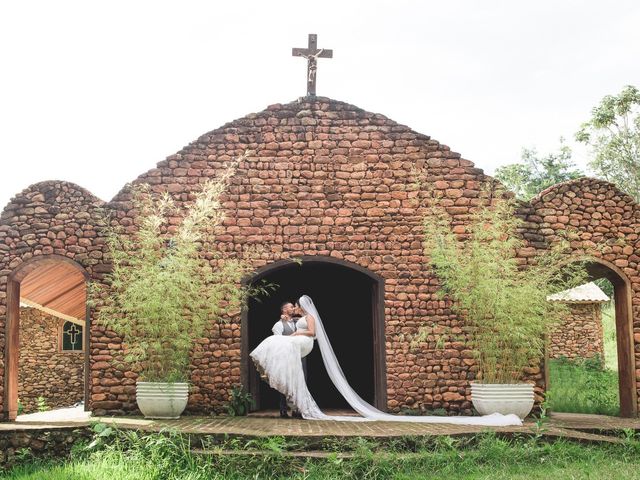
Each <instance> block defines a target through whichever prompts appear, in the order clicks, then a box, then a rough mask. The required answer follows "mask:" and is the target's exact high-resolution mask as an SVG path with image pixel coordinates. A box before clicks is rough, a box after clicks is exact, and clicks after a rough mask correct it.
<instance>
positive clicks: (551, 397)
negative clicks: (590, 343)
mask: <svg viewBox="0 0 640 480" xmlns="http://www.w3.org/2000/svg"><path fill="white" fill-rule="evenodd" d="M618 392H619V390H618V372H614V371H611V370H608V369H605V368H604V365H603V361H602V359H601V358H600V357H594V358H590V359H584V360H583V359H578V360H573V361H572V360H567V359H557V360H555V359H554V360H550V361H549V390H548V392H547V399H548V405H549V409H550V410H552V411H555V412H571V413H594V414H602V415H619V414H620V401H619V393H618Z"/></svg>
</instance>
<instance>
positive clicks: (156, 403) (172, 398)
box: [136, 382, 189, 419]
mask: <svg viewBox="0 0 640 480" xmlns="http://www.w3.org/2000/svg"><path fill="white" fill-rule="evenodd" d="M188 400H189V384H188V383H160V382H138V383H136V401H137V402H138V408H139V409H140V411H141V412H142V414H143V415H144V417H145V418H158V419H170V418H180V415H181V414H182V412H184V409H185V408H186V407H187V401H188Z"/></svg>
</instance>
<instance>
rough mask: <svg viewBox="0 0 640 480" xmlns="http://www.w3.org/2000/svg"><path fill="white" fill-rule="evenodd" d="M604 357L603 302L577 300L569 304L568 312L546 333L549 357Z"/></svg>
mask: <svg viewBox="0 0 640 480" xmlns="http://www.w3.org/2000/svg"><path fill="white" fill-rule="evenodd" d="M596 355H599V356H600V358H602V359H604V332H603V328H602V305H600V304H599V303H576V304H572V305H569V313H568V314H567V316H566V317H565V318H563V319H562V321H561V322H560V323H559V324H558V325H557V326H556V328H554V329H553V330H552V331H551V332H550V334H549V357H550V358H560V357H565V358H570V359H579V358H591V357H594V356H596Z"/></svg>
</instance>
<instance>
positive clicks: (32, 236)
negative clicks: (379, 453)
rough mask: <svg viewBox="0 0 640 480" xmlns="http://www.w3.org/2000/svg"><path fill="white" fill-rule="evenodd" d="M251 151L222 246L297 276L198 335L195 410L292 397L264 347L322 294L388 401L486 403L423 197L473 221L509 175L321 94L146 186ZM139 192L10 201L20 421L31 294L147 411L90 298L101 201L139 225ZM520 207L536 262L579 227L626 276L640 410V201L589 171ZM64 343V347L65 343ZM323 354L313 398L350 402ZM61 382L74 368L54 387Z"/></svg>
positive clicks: (259, 268)
mask: <svg viewBox="0 0 640 480" xmlns="http://www.w3.org/2000/svg"><path fill="white" fill-rule="evenodd" d="M246 150H249V151H251V152H252V153H251V155H250V156H249V157H248V158H247V159H246V160H243V161H242V162H241V163H240V165H239V167H238V170H237V173H236V175H235V176H234V178H233V179H232V182H231V186H230V188H229V190H228V192H227V193H226V194H225V197H224V208H225V211H226V220H225V222H224V228H222V229H221V231H219V232H218V235H217V238H216V241H217V246H218V248H219V250H220V251H222V252H225V254H226V255H242V252H243V249H244V248H246V247H248V246H252V245H259V246H261V247H262V248H263V251H262V254H261V256H260V258H258V259H256V261H255V265H254V267H255V273H254V275H253V277H252V278H250V279H247V281H256V280H258V279H266V280H269V281H271V282H273V283H276V284H278V285H280V289H279V290H278V291H277V292H276V293H274V294H273V298H269V299H268V300H267V301H264V302H263V303H261V304H258V303H255V302H251V303H250V304H249V306H248V308H247V309H245V311H243V312H242V313H241V314H238V315H237V316H236V317H234V318H231V319H230V322H229V323H226V324H216V325H212V326H211V329H210V333H209V334H208V336H207V337H206V338H203V339H202V340H201V342H199V345H198V347H197V349H196V352H194V356H193V362H192V372H191V382H192V392H191V394H190V400H189V406H188V412H191V413H210V412H222V411H224V405H225V402H227V400H228V398H229V395H230V390H231V388H232V387H234V386H240V385H242V386H244V387H245V388H246V389H247V390H248V391H249V392H251V394H252V395H253V396H254V398H255V399H256V401H257V408H258V409H268V408H276V407H275V405H276V403H275V402H277V398H275V397H274V395H273V392H271V391H269V389H268V388H267V387H266V385H265V384H264V383H263V382H260V380H259V378H258V376H257V373H256V372H255V370H254V369H253V368H252V366H251V365H250V362H249V361H248V352H249V351H250V350H251V349H252V348H253V347H254V346H255V345H256V344H257V343H258V342H259V341H260V340H261V339H262V338H263V337H264V336H266V335H268V334H269V332H270V328H271V326H272V325H273V323H274V322H275V321H276V320H277V318H278V307H279V303H280V301H281V300H282V299H291V298H297V296H299V295H301V294H309V295H311V296H312V297H313V298H314V301H315V303H316V305H317V306H318V309H319V310H320V311H321V312H322V315H323V320H324V322H325V324H326V328H327V331H328V334H329V335H330V337H331V340H332V343H333V345H334V348H335V350H336V354H337V356H338V358H339V359H340V361H341V363H342V368H343V370H344V371H345V374H346V376H347V378H348V379H349V380H350V382H351V383H352V385H353V386H354V388H355V389H356V391H357V392H358V393H359V394H360V395H361V396H362V397H363V398H364V399H365V400H367V401H369V402H370V403H372V404H374V405H375V406H377V407H378V408H381V409H383V410H386V411H389V412H400V411H402V410H403V409H412V410H433V409H437V408H443V409H446V410H447V411H448V412H451V413H459V414H470V413H471V402H470V382H471V381H472V380H473V379H474V378H475V374H476V370H477V367H476V365H475V361H474V358H473V354H472V352H471V351H470V350H469V349H468V348H467V346H466V344H465V341H464V340H463V339H464V335H465V328H464V323H463V322H462V320H461V319H460V318H458V317H457V316H456V314H454V313H453V312H452V311H451V305H450V303H449V302H448V301H445V300H442V299H440V298H438V297H437V295H436V291H437V289H438V280H437V278H434V276H433V274H432V273H431V270H430V269H429V267H428V264H427V261H426V258H425V254H424V251H423V247H422V243H423V236H422V228H423V227H422V216H423V215H424V209H423V208H422V207H421V206H420V202H419V201H416V199H418V200H419V199H420V198H421V196H422V195H423V194H424V193H425V192H426V191H427V190H430V191H433V190H435V191H437V192H440V193H441V195H442V197H443V198H444V199H445V202H446V207H447V209H448V211H449V213H450V214H451V215H452V216H453V218H454V224H453V227H452V228H454V229H455V231H456V232H459V233H463V232H464V228H465V222H466V221H467V218H468V216H467V215H468V213H469V211H470V209H472V208H474V206H476V205H478V202H479V201H480V199H479V195H480V192H481V191H482V189H483V187H485V186H486V185H487V184H490V183H491V182H495V181H494V180H493V179H492V178H490V177H489V176H487V175H485V173H484V172H483V171H482V170H481V169H480V168H478V167H477V166H475V165H474V164H473V163H472V162H471V161H469V160H466V159H464V158H462V157H461V156H460V154H458V153H456V152H454V151H452V150H451V149H450V148H449V147H448V146H446V145H444V144H442V143H440V142H438V141H437V140H435V139H432V138H430V137H429V136H428V135H424V134H421V133H418V132H415V131H413V130H411V129H410V128H409V127H407V126H404V125H400V124H398V123H396V122H394V121H392V120H390V119H389V118H387V117H385V116H383V115H380V114H375V113H371V112H368V111H366V110H363V109H361V108H358V107H355V106H353V105H350V104H348V103H344V102H340V101H336V100H332V99H329V98H324V97H316V96H313V95H311V96H306V97H302V98H300V99H298V100H296V101H293V102H291V103H286V104H275V105H271V106H269V107H267V108H266V109H265V110H263V111H261V112H259V113H252V114H249V115H247V116H245V117H243V118H240V119H237V120H234V121H232V122H230V123H228V124H226V125H223V126H222V127H220V128H218V129H216V130H213V131H211V132H208V133H205V134H204V135H201V136H200V137H198V138H197V139H196V140H195V141H193V142H192V143H191V144H189V145H188V146H186V147H184V148H183V149H181V150H180V151H178V152H177V153H175V154H173V155H170V156H169V157H167V158H166V159H165V160H162V161H160V162H159V163H158V164H157V165H156V166H155V167H154V168H151V169H150V170H148V171H146V172H144V173H142V174H141V175H140V176H139V177H138V178H137V179H135V180H134V182H146V183H148V184H150V185H151V186H152V187H153V189H154V190H155V191H157V192H160V191H167V192H169V193H170V194H171V195H172V196H173V197H174V198H175V199H176V200H177V201H178V202H179V203H180V204H187V203H188V202H189V201H190V198H191V197H190V194H191V193H192V192H193V191H194V189H196V188H197V186H198V184H199V183H200V182H202V181H203V180H204V179H206V178H209V177H212V176H215V175H216V173H217V172H219V171H220V170H221V169H222V166H223V164H224V162H227V161H229V160H232V159H234V158H236V157H237V156H239V155H240V154H242V153H243V152H245V151H246ZM104 168H109V167H108V165H104ZM416 169H420V170H421V171H423V172H424V174H425V179H426V181H425V182H423V183H420V184H418V183H416V181H415V178H414V176H415V175H414V172H415V171H416ZM128 192H129V190H128V187H127V186H125V187H124V188H123V189H122V190H121V191H120V192H119V193H118V194H117V195H116V196H115V197H114V198H113V199H111V200H110V201H108V202H107V201H104V200H101V199H99V198H96V197H95V196H94V195H93V194H92V193H91V192H89V191H87V190H85V189H84V188H82V187H81V186H78V185H74V184H72V183H69V182H65V181H58V180H52V181H45V182H40V183H36V184H34V185H31V186H29V187H28V188H26V189H24V190H23V191H21V192H18V193H17V194H16V195H15V196H14V197H13V198H12V200H11V201H10V202H9V204H8V205H7V206H6V207H5V208H4V210H3V212H2V215H1V217H0V403H1V404H2V418H3V419H4V420H12V419H14V418H15V416H16V413H17V409H18V397H20V398H23V396H24V394H23V392H22V391H20V389H24V386H22V383H21V382H20V378H21V374H22V373H24V372H21V371H24V370H25V368H26V367H25V366H24V365H23V364H22V363H21V362H20V359H21V358H24V357H23V355H21V351H22V350H24V349H26V348H27V345H28V342H27V341H26V340H27V339H25V338H24V335H22V336H21V334H20V332H21V328H22V327H21V324H22V323H23V322H27V320H28V319H29V318H31V317H33V316H34V314H33V312H31V313H26V310H25V308H27V307H28V305H36V306H35V307H31V308H39V310H38V311H39V312H41V313H42V314H43V315H54V316H55V315H57V316H55V318H56V319H58V320H59V319H60V314H63V315H66V316H67V317H69V318H71V320H73V322H72V323H73V324H74V325H75V324H79V326H80V327H81V328H82V329H83V330H82V339H83V342H82V348H81V352H80V353H78V352H77V351H76V352H75V353H73V354H72V356H73V358H75V359H77V358H81V359H82V363H83V365H82V366H81V367H82V368H77V367H74V368H76V370H77V372H76V374H75V375H76V376H77V378H78V379H79V380H78V381H79V382H80V383H81V385H82V393H81V396H82V397H83V398H84V401H85V406H86V408H87V409H90V410H91V411H93V412H94V413H96V414H101V415H103V414H119V415H123V414H133V413H135V411H136V403H135V382H136V374H135V372H132V371H129V370H127V369H126V368H124V367H119V366H117V364H116V363H115V362H112V361H111V360H112V358H113V357H114V356H118V355H119V353H120V351H121V344H122V339H120V338H118V336H117V335H116V334H114V333H113V332H110V331H105V329H104V328H103V327H101V326H100V325H96V324H95V323H93V322H92V312H91V310H90V309H89V308H86V305H85V300H86V290H85V285H86V282H87V281H89V280H97V281H100V280H101V279H102V278H103V276H104V274H105V272H107V271H108V270H109V265H108V264H107V263H106V260H105V245H104V239H103V237H102V236H101V232H100V230H99V229H98V228H97V218H98V217H97V213H98V210H99V209H101V208H107V209H112V210H113V211H114V212H115V216H116V218H117V219H118V221H119V222H120V223H121V224H122V225H124V226H126V227H129V228H134V226H133V222H132V214H131V206H130V202H129V196H128ZM519 215H521V216H522V218H523V219H524V220H525V228H524V230H523V231H522V232H521V233H522V235H523V237H524V238H525V239H526V241H527V245H528V246H527V248H525V249H524V250H523V251H522V252H521V257H522V262H523V264H525V263H526V262H527V261H528V258H530V257H531V255H532V254H533V253H534V252H535V251H537V250H538V249H545V248H548V246H549V244H550V243H551V242H553V241H554V240H557V239H558V238H559V236H560V235H561V234H562V232H564V231H566V230H567V229H568V228H571V229H572V230H573V231H574V232H576V234H575V235H574V236H573V237H572V238H571V250H572V253H571V255H568V257H567V261H572V260H573V259H587V260H588V261H589V265H590V267H589V268H590V274H591V277H592V278H593V279H596V278H602V277H606V278H608V279H609V280H610V281H611V282H612V284H613V285H614V288H615V293H614V297H615V305H616V325H617V338H618V358H619V366H620V402H621V411H622V414H623V415H625V416H636V415H637V412H638V389H639V388H640V383H639V382H640V207H639V206H638V205H637V204H636V203H634V201H633V200H632V198H631V197H630V196H628V195H626V194H624V193H623V192H621V191H619V190H618V189H617V188H616V187H615V186H613V185H612V184H609V183H607V182H604V181H601V180H595V179H590V178H581V179H578V180H573V181H570V182H566V183H562V184H559V185H555V186H553V187H551V188H548V189H547V190H545V191H544V192H542V193H541V194H540V195H538V196H537V197H536V198H534V199H533V200H532V201H530V202H527V203H522V204H521V207H520V212H519ZM292 259H297V260H301V262H299V261H292ZM21 301H22V302H23V307H22V308H21V307H20V304H21ZM25 305H26V306H27V307H25ZM47 309H48V310H47ZM47 311H48V312H49V313H46V312H47ZM43 312H44V313H43ZM38 315H40V314H38ZM63 318H66V317H63ZM58 320H55V321H51V320H49V323H52V325H53V326H52V327H51V328H53V329H54V330H55V329H60V328H63V329H64V327H63V326H61V325H60V324H59V323H60V322H59V321H58ZM43 322H44V323H46V321H43ZM424 323H429V324H434V325H439V326H443V327H447V328H448V329H450V330H451V331H452V332H456V333H457V334H458V336H459V338H462V340H460V339H458V340H452V341H447V342H446V343H445V345H444V346H441V345H437V344H436V342H435V341H426V342H424V343H423V344H422V345H421V347H420V348H419V349H411V348H410V345H409V340H407V336H408V335H411V334H415V333H416V332H417V329H418V328H419V326H420V325H422V324H424ZM68 327H69V328H70V326H69V325H68ZM29 328H33V327H29ZM43 328H44V327H43ZM57 331H60V330H57ZM60 335H62V334H60ZM63 340H64V338H62V339H61V341H63ZM52 345H53V344H52ZM47 348H54V349H57V350H58V351H61V349H62V347H61V346H59V345H58V344H55V345H53V346H51V347H47ZM314 353H315V355H314V354H312V356H311V357H310V359H309V367H308V368H309V387H310V390H311V392H312V394H313V395H314V396H315V397H316V398H317V400H318V403H319V405H320V407H322V408H342V407H344V406H345V405H344V403H343V402H342V401H341V399H340V396H339V395H338V394H337V392H336V391H335V390H333V386H332V385H331V384H330V382H329V379H328V378H327V376H326V374H324V370H323V368H322V362H321V359H320V357H319V355H318V352H317V351H315V352H314ZM69 365H70V364H69ZM44 368H46V365H45V367H44ZM69 368H71V366H69ZM62 370H64V369H62ZM56 371H57V370H56ZM51 374H52V375H53V373H51ZM528 375H529V377H528V378H529V379H530V380H532V381H534V382H535V383H536V391H537V393H538V394H541V393H542V392H543V391H544V388H545V381H546V378H545V371H544V368H540V369H538V368H531V369H530V371H529V372H528ZM51 382H55V384H56V385H59V384H65V382H66V380H64V378H63V380H61V381H59V380H53V379H52V380H48V381H46V380H43V381H42V382H41V383H44V384H47V383H51ZM60 382H62V383H60ZM72 388H76V387H73V386H71V384H70V386H69V389H72ZM31 395H32V396H33V395H36V393H32V394H31ZM60 395H62V393H60ZM25 398H26V397H25ZM74 398H75V397H74ZM51 401H53V399H51Z"/></svg>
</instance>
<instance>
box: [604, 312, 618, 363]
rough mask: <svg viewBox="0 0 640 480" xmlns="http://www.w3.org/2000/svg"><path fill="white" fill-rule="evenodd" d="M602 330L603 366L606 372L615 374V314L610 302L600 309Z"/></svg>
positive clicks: (616, 360) (616, 361)
mask: <svg viewBox="0 0 640 480" xmlns="http://www.w3.org/2000/svg"><path fill="white" fill-rule="evenodd" d="M602 330H603V333H604V366H605V368H606V369H607V370H611V371H613V372H617V371H618V344H617V342H616V314H615V308H614V306H613V302H612V301H611V302H609V303H608V304H607V305H606V306H603V307H602Z"/></svg>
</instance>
